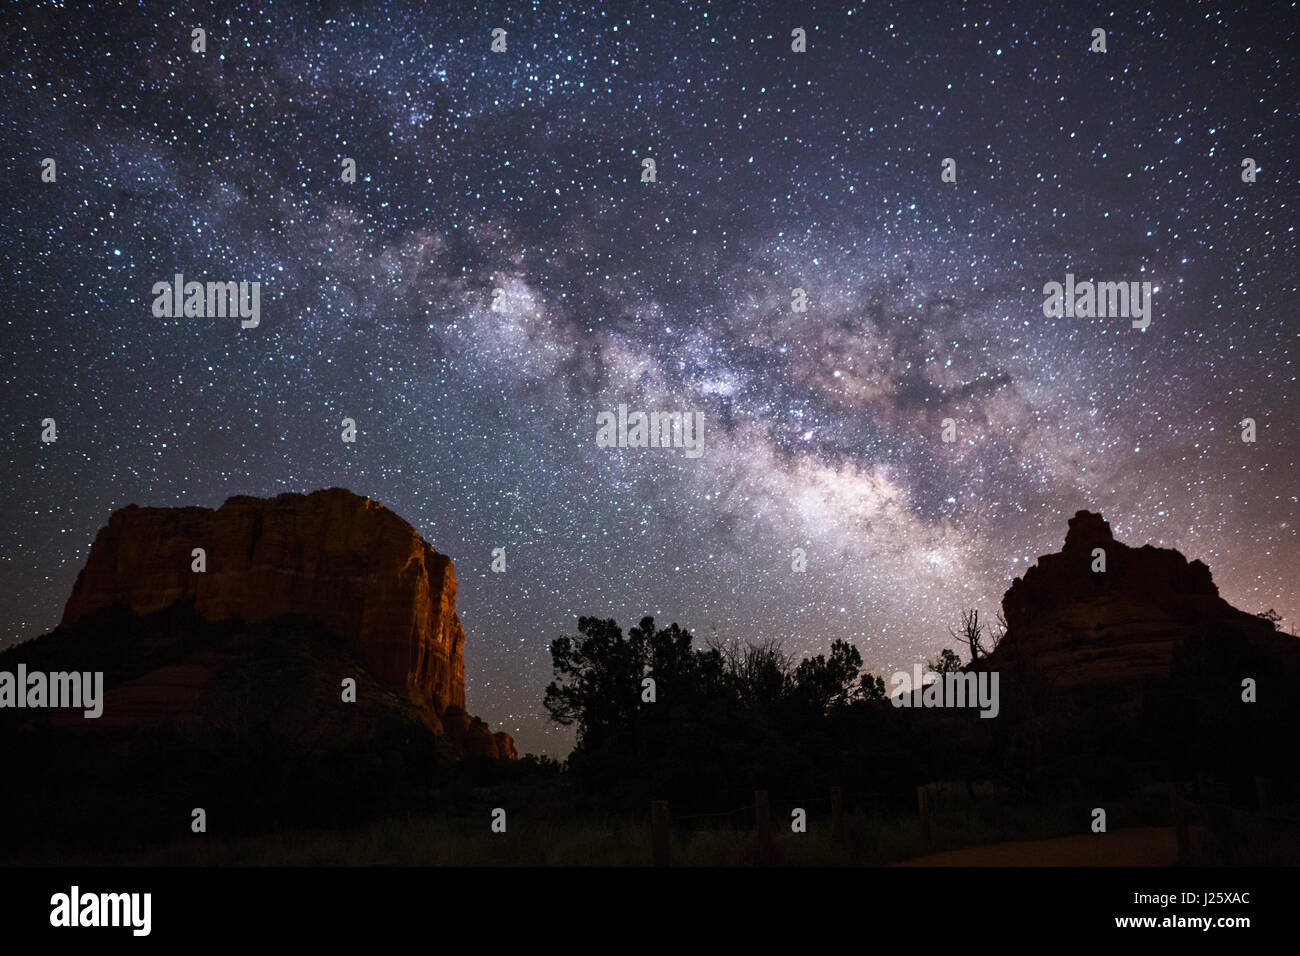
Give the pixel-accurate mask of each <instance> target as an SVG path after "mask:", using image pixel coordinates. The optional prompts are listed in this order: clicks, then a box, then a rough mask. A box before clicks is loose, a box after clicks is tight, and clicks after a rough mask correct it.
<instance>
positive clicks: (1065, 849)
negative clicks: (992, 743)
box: [898, 827, 1178, 866]
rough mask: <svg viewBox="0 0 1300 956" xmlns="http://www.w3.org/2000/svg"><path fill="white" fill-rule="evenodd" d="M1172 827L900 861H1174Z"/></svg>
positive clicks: (1035, 863)
mask: <svg viewBox="0 0 1300 956" xmlns="http://www.w3.org/2000/svg"><path fill="white" fill-rule="evenodd" d="M1177 863H1178V844H1177V841H1176V838H1175V836H1174V828H1173V827H1132V828H1128V829H1123V830H1116V831H1114V832H1113V833H1087V834H1079V835H1077V836H1068V837H1060V838H1058V839H1055V840H1025V841H1022V842H1018V843H993V844H990V845H987V846H972V847H967V848H965V849H962V850H948V851H946V852H944V853H931V854H929V855H927V856H918V857H916V858H914V859H911V860H907V861H906V862H903V863H900V864H898V865H899V866H1175V865H1177Z"/></svg>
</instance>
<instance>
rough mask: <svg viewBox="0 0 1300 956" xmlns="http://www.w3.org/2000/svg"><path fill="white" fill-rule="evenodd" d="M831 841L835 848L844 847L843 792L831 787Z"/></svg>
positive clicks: (838, 788)
mask: <svg viewBox="0 0 1300 956" xmlns="http://www.w3.org/2000/svg"><path fill="white" fill-rule="evenodd" d="M831 841H832V842H834V844H835V845H836V846H844V844H845V843H846V842H847V841H846V840H845V838H844V791H843V790H842V789H841V788H840V787H831Z"/></svg>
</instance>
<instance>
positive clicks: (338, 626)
mask: <svg viewBox="0 0 1300 956" xmlns="http://www.w3.org/2000/svg"><path fill="white" fill-rule="evenodd" d="M196 549H202V551H203V554H202V556H201V560H202V563H203V567H204V569H203V570H202V571H198V570H195V566H196V563H197V562H198V561H199V560H200V558H199V557H198V556H197V555H196ZM180 602H193V606H194V610H195V611H196V612H197V613H198V615H199V616H201V617H202V618H204V619H206V620H208V621H224V620H229V619H238V620H242V621H246V622H249V623H257V622H261V621H266V620H269V619H271V618H275V617H279V616H281V615H286V614H294V615H300V616H302V617H304V618H307V619H308V620H310V621H314V622H316V623H318V624H320V625H321V626H323V627H324V628H325V629H326V630H328V631H330V632H332V633H333V634H335V635H338V636H339V637H341V638H343V639H344V640H345V641H346V642H347V645H348V647H349V648H350V649H351V651H352V652H353V653H354V654H356V656H357V657H358V658H359V659H360V661H361V662H362V663H363V664H364V665H365V667H366V668H367V670H368V671H369V672H370V673H371V674H372V675H373V676H374V677H375V678H376V679H377V680H379V681H380V682H381V683H382V684H384V685H386V686H388V687H390V688H392V689H394V690H397V691H398V692H400V693H402V694H403V695H404V696H406V697H407V698H409V699H410V700H411V702H412V703H414V704H415V705H416V706H417V707H418V708H419V709H420V711H421V712H422V713H423V714H424V716H425V719H426V721H427V722H428V723H430V725H431V726H433V727H435V729H437V730H440V731H441V730H443V718H444V716H445V715H446V714H447V713H448V711H449V709H452V708H455V709H457V710H459V711H460V712H461V713H463V712H464V707H465V665H464V661H463V659H462V656H461V651H462V648H463V646H464V643H465V631H464V629H463V628H462V627H461V623H460V619H459V618H458V617H457V616H456V575H455V569H454V568H453V567H452V563H451V559H449V558H448V557H446V556H445V555H442V554H439V553H438V552H437V551H435V550H434V549H433V548H432V547H430V546H429V545H428V544H427V543H426V542H425V541H424V540H423V539H422V538H421V537H420V535H419V534H418V533H417V532H416V530H415V529H414V528H413V527H411V525H409V524H408V523H407V522H406V521H404V520H402V519H401V518H399V517H398V516H397V515H395V514H394V513H393V512H391V511H389V510H388V509H387V508H384V507H383V506H382V505H380V504H379V503H378V502H374V501H371V500H370V499H369V498H362V497H359V496H358V495H355V494H353V493H352V492H350V491H346V490H344V489H341V488H331V489H329V490H327V491H317V492H314V493H312V494H309V495H301V494H283V495H279V496H277V497H275V498H253V497H248V496H237V497H233V498H230V499H229V500H228V501H226V503H225V504H223V505H222V506H221V507H220V508H218V509H216V510H215V511H214V510H212V509H210V508H195V507H187V508H141V507H138V506H135V505H131V506H128V507H126V508H123V509H121V510H119V511H116V512H114V513H113V514H112V516H111V517H110V518H109V522H108V524H107V525H106V526H105V527H104V528H103V529H102V530H101V531H100V532H99V534H98V535H97V536H96V538H95V542H94V544H93V545H92V547H91V550H90V556H89V558H88V559H87V561H86V566H85V567H84V568H83V569H82V571H81V573H80V574H79V575H78V576H77V582H76V585H75V586H74V587H73V590H72V595H71V597H70V598H69V599H68V603H67V606H66V608H65V610H64V614H63V621H62V624H63V625H64V626H67V625H71V624H73V623H74V622H76V621H78V620H79V619H81V618H83V617H85V616H86V615H88V614H90V613H91V612H94V611H97V610H99V609H102V608H108V607H113V606H123V607H125V608H127V609H128V610H130V611H131V612H132V613H133V614H136V615H146V614H150V613H153V612H156V611H160V610H162V609H165V608H169V607H172V606H173V605H176V604H178V603H180ZM189 676H190V678H192V677H193V675H189ZM164 697H165V695H164ZM478 723H480V724H481V723H482V722H481V721H479V722H478ZM486 732H487V728H486V725H483V728H482V732H480V733H478V734H474V735H470V736H466V735H465V734H461V735H460V736H462V737H465V739H466V740H468V739H471V738H472V739H474V740H476V741H477V742H476V743H475V744H474V745H473V748H472V749H473V752H476V753H483V754H484V755H487V756H498V755H500V756H510V757H513V756H515V753H514V744H513V742H512V741H510V738H509V737H508V735H505V734H497V735H495V736H493V735H491V734H490V733H489V734H488V739H490V740H491V741H492V743H493V746H492V747H488V746H487V745H486V744H485V743H483V742H482V740H481V738H482V735H483V733H486ZM500 738H504V740H501V739H500ZM488 751H492V752H491V753H489V752H488Z"/></svg>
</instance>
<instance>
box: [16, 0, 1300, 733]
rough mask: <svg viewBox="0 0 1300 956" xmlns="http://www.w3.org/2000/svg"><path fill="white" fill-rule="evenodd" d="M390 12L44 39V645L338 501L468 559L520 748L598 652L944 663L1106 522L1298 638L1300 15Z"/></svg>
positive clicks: (28, 549) (39, 389)
mask: <svg viewBox="0 0 1300 956" xmlns="http://www.w3.org/2000/svg"><path fill="white" fill-rule="evenodd" d="M354 6H356V7H358V8H361V7H364V8H365V12H360V10H358V11H357V12H352V11H350V10H349V9H348V6H347V5H339V4H331V3H325V4H311V5H309V6H302V5H290V4H272V3H260V2H248V3H234V4H229V5H221V4H212V5H202V6H199V7H194V8H190V7H187V6H183V5H182V6H178V7H166V6H164V5H161V4H158V5H147V4H123V5H112V4H97V5H95V7H96V8H95V9H94V10H93V11H86V10H80V9H75V8H72V7H65V6H63V5H52V4H26V5H20V4H11V5H10V6H9V7H8V8H7V10H6V17H5V22H4V23H3V25H2V26H0V41H2V43H3V47H2V49H3V56H0V70H2V71H3V82H4V93H3V103H2V104H0V128H2V129H3V132H4V141H5V152H6V156H7V164H6V168H7V171H8V177H7V181H6V199H7V203H6V204H5V222H4V228H3V230H2V231H0V245H2V248H3V253H4V258H5V262H6V265H7V268H6V269H5V270H4V275H3V278H2V279H0V282H2V283H3V286H4V293H5V294H4V302H5V304H6V309H5V315H4V320H3V321H4V325H3V338H2V339H0V356H3V362H2V363H0V398H2V399H3V401H2V406H3V416H4V418H3V427H2V430H3V433H4V434H5V436H6V445H5V450H4V453H3V455H0V487H2V488H3V489H4V490H5V494H4V495H3V496H0V516H2V518H3V520H2V521H0V587H2V588H3V591H4V593H5V596H6V600H5V601H4V620H3V628H0V638H2V639H3V640H4V641H13V640H17V639H25V638H29V637H33V636H35V635H37V634H40V633H42V632H44V631H46V630H48V629H50V628H51V627H53V626H54V625H55V624H57V623H58V619H59V617H60V614H61V612H62V607H63V602H64V601H65V600H66V598H67V595H68V594H69V592H70V591H71V588H72V583H73V581H74V580H75V577H76V573H77V571H78V570H79V568H80V567H81V566H82V564H83V563H84V561H85V558H86V555H87V553H88V549H89V546H90V543H91V541H92V540H93V538H94V535H95V533H96V531H97V530H98V529H99V528H100V527H101V526H102V525H103V524H104V523H105V522H106V521H107V518H108V515H109V514H110V513H111V512H112V510H113V509H115V508H119V507H122V506H125V505H127V504H130V503H136V504H141V505H156V506H170V505H183V504H184V505H204V506H208V507H216V506H218V505H219V504H220V503H221V502H222V501H224V500H225V499H226V498H228V497H230V496H231V495H236V494H251V495H263V496H265V495H274V494H278V493H282V492H285V491H301V492H306V491H312V490H315V489H317V488H325V487H333V486H342V487H346V488H349V489H351V490H352V491H355V492H356V493H358V494H362V495H367V496H369V497H372V498H374V499H376V500H378V501H381V502H382V503H383V504H385V505H386V506H387V507H389V508H391V509H392V510H393V511H394V512H396V513H397V514H398V515H401V516H402V517H403V518H405V519H406V520H408V521H410V522H411V523H412V524H413V525H414V526H415V527H416V528H417V529H418V530H419V531H420V533H421V534H422V535H423V536H424V538H425V539H426V540H427V541H429V542H430V543H431V544H432V545H433V546H434V547H435V548H437V549H438V550H439V551H441V552H443V553H446V554H448V555H450V556H451V558H452V559H453V560H454V561H455V565H456V572H457V577H458V579H459V581H460V590H459V596H458V608H459V609H460V613H461V617H462V620H463V622H464V625H465V629H466V633H467V643H466V650H465V657H466V673H467V675H468V678H467V684H468V687H467V694H468V698H469V709H470V710H471V711H472V712H474V713H476V714H479V715H481V716H482V717H484V718H485V719H486V720H488V721H489V723H490V724H491V725H492V726H493V727H494V729H502V730H506V731H508V732H510V733H512V734H514V735H515V737H516V738H517V740H518V741H519V744H520V749H521V750H531V751H538V750H549V751H551V752H556V753H563V752H564V751H565V750H567V748H568V746H569V742H570V740H571V738H570V737H569V736H568V734H567V733H565V732H561V731H559V730H558V729H555V728H552V727H550V726H549V725H548V723H547V721H546V719H545V717H544V713H543V711H542V707H541V697H542V692H543V689H544V686H545V684H546V682H547V681H548V680H549V679H550V657H549V652H548V642H549V641H551V640H552V639H554V638H555V637H557V636H559V635H561V634H573V633H575V618H576V616H578V615H597V616H600V617H614V618H616V619H617V620H618V621H619V622H620V623H621V624H624V625H627V624H631V623H633V622H634V621H635V620H636V619H638V618H639V617H641V616H642V615H644V614H653V615H655V616H656V617H657V618H660V619H661V620H662V622H663V623H665V624H666V623H668V622H669V621H671V620H675V621H677V622H679V623H681V624H682V625H683V626H686V627H689V628H692V629H694V631H695V633H696V635H697V637H698V638H699V639H700V640H701V641H704V640H707V639H711V638H712V637H713V636H715V635H716V637H718V638H722V639H740V640H747V639H755V638H760V637H776V638H781V639H782V640H783V641H784V642H785V647H786V650H787V651H789V652H791V653H793V654H795V655H798V656H803V655H807V654H813V653H824V652H825V651H826V650H827V649H828V648H829V645H830V643H831V641H832V640H834V639H836V638H845V639H848V640H851V641H853V642H854V643H855V644H856V646H857V647H858V648H859V649H860V650H861V652H862V655H863V658H864V661H865V663H866V665H867V666H868V667H869V668H870V669H872V670H873V671H875V672H877V673H891V672H892V671H894V670H896V669H900V668H907V669H910V667H911V665H912V664H913V663H914V662H917V661H919V660H923V659H928V658H933V657H934V656H936V655H937V653H938V651H939V650H940V649H941V648H943V647H945V646H952V644H953V642H952V640H951V639H950V638H949V637H948V634H947V629H948V628H949V627H953V626H956V625H957V623H958V622H959V619H960V615H961V612H962V611H963V610H964V609H966V608H968V607H974V608H979V609H980V610H981V611H982V612H983V614H984V615H986V616H987V617H989V618H991V617H992V616H993V614H994V613H995V611H996V610H997V608H998V602H999V600H1000V598H1001V594H1002V592H1003V591H1004V590H1005V589H1006V588H1007V586H1008V585H1009V584H1010V582H1011V579H1012V578H1013V577H1015V576H1016V575H1018V574H1022V573H1023V572H1024V569H1025V568H1026V567H1028V566H1029V565H1030V564H1032V563H1033V562H1034V560H1035V559H1036V557H1037V556H1038V555H1040V554H1044V553H1048V552H1051V551H1056V550H1058V549H1059V548H1060V546H1061V542H1062V541H1063V540H1064V536H1065V530H1066V524H1065V523H1066V520H1067V518H1068V517H1069V516H1070V515H1072V514H1073V513H1074V512H1075V511H1076V510H1078V509H1080V508H1088V509H1090V510H1096V511H1100V512H1101V513H1102V514H1103V515H1104V516H1105V517H1106V518H1107V519H1108V520H1109V521H1110V523H1111V525H1112V527H1113V529H1114V531H1115V533H1116V536H1117V537H1118V538H1119V539H1120V540H1122V541H1125V542H1126V543H1128V544H1132V545H1141V544H1146V543H1148V542H1149V543H1152V544H1155V545H1159V546H1163V547H1176V548H1178V549H1179V550H1181V551H1182V552H1183V553H1184V554H1186V555H1187V556H1188V557H1189V558H1200V559H1201V560H1203V561H1205V562H1206V563H1207V564H1209V566H1210V567H1211V569H1212V571H1213V573H1214V577H1215V580H1216V582H1217V583H1218V585H1219V588H1220V590H1221V592H1222V593H1223V595H1224V597H1225V598H1227V599H1228V600H1229V601H1230V602H1232V603H1233V604H1235V605H1237V606H1238V607H1240V608H1242V609H1243V610H1247V611H1252V612H1258V611H1263V610H1265V609H1267V608H1275V609H1276V610H1277V611H1278V612H1279V613H1281V614H1282V615H1283V617H1284V624H1283V626H1284V627H1294V626H1296V625H1297V624H1300V590H1297V587H1296V584H1297V575H1296V566H1297V560H1296V557H1297V522H1298V520H1300V506H1298V502H1297V495H1298V494H1300V491H1297V488H1298V484H1297V481H1296V468H1297V463H1298V458H1300V455H1298V449H1300V442H1298V441H1297V437H1296V435H1297V431H1296V426H1297V422H1298V421H1300V392H1298V391H1297V365H1296V358H1297V356H1296V345H1297V332H1298V331H1300V320H1298V319H1297V313H1296V301H1297V294H1298V293H1300V289H1298V288H1297V285H1298V284H1297V279H1296V276H1297V265H1298V263H1297V244H1296V232H1295V225H1294V223H1295V219H1296V217H1295V211H1296V202H1297V191H1296V183H1297V168H1296V155H1297V150H1298V149H1300V137H1298V136H1297V125H1296V89H1297V78H1298V77H1297V66H1298V64H1300V43H1297V36H1296V34H1297V22H1298V18H1297V7H1296V5H1295V4H1291V5H1289V6H1282V5H1279V6H1277V7H1275V8H1273V9H1271V10H1268V11H1251V10H1242V11H1239V12H1228V11H1222V12H1219V11H1217V10H1216V8H1215V7H1214V6H1212V5H1211V6H1206V5H1199V6H1184V5H1181V4H1152V5H1129V6H1123V5H1121V6H1117V7H1115V6H1093V5H1090V4H1087V3H1080V4H1073V3H1072V4H1068V5H1061V6H1060V7H1059V8H1055V9H1054V8H1051V7H1045V6H1043V5H1039V4H1034V3H1020V2H1008V3H998V4H992V5H990V6H989V7H985V6H983V5H979V6H973V5H972V6H966V7H962V6H959V5H957V4H932V5H919V4H912V3H893V4H889V3H876V2H872V3H863V4H859V5H854V6H851V7H850V6H847V5H842V4H827V5H825V6H821V7H795V6H792V5H790V4H783V3H763V4H753V3H735V2H723V3H717V4H709V3H649V4H648V3H644V2H638V3H634V4H621V3H611V4H594V5H590V6H593V7H597V8H598V9H593V10H583V9H579V6H580V5H576V4H558V3H538V4H535V5H532V4H499V3H491V4H487V3H485V4H480V5H477V6H473V5H469V4H463V5H452V6H448V5H443V4H415V3H389V4H364V5H363V4H356V5H354ZM196 27H200V28H203V29H205V30H206V49H205V51H204V52H195V51H194V50H193V49H192V33H191V31H192V29H194V28H196ZM498 27H499V28H501V29H504V30H505V31H506V39H505V42H506V49H505V51H504V52H497V53H494V52H493V51H492V49H491V45H492V31H493V29H494V28H498ZM795 28H802V29H804V30H805V31H806V36H807V49H806V52H803V53H797V52H794V50H793V49H792V40H791V36H792V30H794V29H795ZM1095 28H1102V29H1104V30H1105V31H1106V46H1107V49H1106V51H1105V52H1104V53H1102V52H1091V51H1090V49H1089V47H1090V44H1091V43H1092V34H1093V30H1094V29H1095ZM47 157H48V158H53V159H54V160H55V162H56V169H57V178H56V179H55V181H54V182H45V181H43V179H42V161H43V160H44V159H45V158H47ZM345 158H351V159H354V160H355V162H356V170H357V175H356V181H355V182H345V181H344V179H343V177H342V175H341V169H342V168H343V162H344V159H345ZM647 158H650V159H653V160H654V161H655V167H656V174H655V181H654V182H644V181H643V179H642V173H643V160H644V159H647ZM946 158H952V159H953V160H954V161H955V172H956V181H955V182H945V181H944V180H943V179H942V178H941V164H942V162H943V160H944V159H946ZM1246 158H1252V159H1253V160H1254V161H1255V163H1256V164H1257V167H1258V172H1257V180H1256V181H1255V182H1253V183H1249V182H1245V181H1244V180H1243V176H1242V169H1243V167H1242V161H1243V160H1244V159H1246ZM175 273H183V274H184V275H185V276H186V278H187V280H188V279H190V278H193V279H195V280H198V281H203V280H205V279H210V280H214V281H227V280H233V281H257V282H260V283H261V307H260V308H261V319H260V323H259V324H258V325H257V326H256V327H254V328H242V327H241V323H240V321H239V319H238V318H237V317H235V318H216V317H188V318H187V317H183V316H182V317H175V318H168V317H162V318H159V317H155V315H154V314H153V312H152V311H151V307H150V306H151V303H152V301H153V296H152V294H151V289H152V287H153V285H154V283H156V282H159V281H166V282H170V281H171V279H172V276H173V275H174V274H175ZM1067 273H1068V274H1071V275H1073V276H1076V277H1078V278H1079V280H1080V281H1083V280H1084V279H1089V280H1096V281H1099V282H1101V281H1114V282H1121V281H1122V282H1150V283H1151V287H1152V289H1153V293H1152V312H1151V320H1150V325H1149V326H1148V327H1146V328H1145V329H1140V328H1135V327H1133V325H1132V323H1131V322H1130V321H1129V319H1128V318H1125V317H1115V316H1110V317H1079V316H1069V317H1064V316H1061V317H1052V316H1048V315H1045V311H1044V298H1045V297H1044V293H1043V290H1044V286H1045V284H1046V283H1049V282H1064V281H1065V277H1066V275H1067ZM795 289H802V290H804V294H805V295H806V301H807V311H806V312H798V311H794V310H793V308H792V301H793V295H794V291H793V290H795ZM496 290H500V293H499V294H498V293H497V291H496ZM494 303H495V306H496V307H495V308H494ZM619 405H626V406H628V407H629V408H631V409H644V410H654V411H665V412H670V411H681V412H698V413H700V414H702V416H703V420H704V423H705V426H704V429H705V430H704V453H703V454H702V455H701V456H700V457H698V458H691V457H688V456H687V455H685V454H683V451H682V450H681V449H673V448H603V447H598V446H597V443H596V440H595V436H596V416H597V415H598V414H599V413H601V412H602V411H612V410H614V409H616V408H617V407H618V406H619ZM46 418H52V419H54V420H55V422H56V423H57V429H58V438H57V441H55V442H52V443H49V442H43V441H42V440H41V434H42V425H41V423H42V421H43V420H44V419H46ZM344 418H352V419H353V420H354V421H355V422H356V435H357V440H356V442H355V443H345V442H343V441H342V440H341V439H340V434H341V427H342V426H341V423H342V421H343V419H344ZM1245 418H1251V419H1253V420H1254V421H1255V423H1256V429H1257V440H1256V441H1255V442H1253V443H1252V442H1245V441H1243V440H1242V428H1243V426H1242V421H1243V419H1245ZM945 419H951V420H952V426H953V434H954V436H955V440H954V441H951V442H945V441H943V440H942V437H941V436H942V433H943V431H944V421H945ZM494 548H504V549H505V554H506V570H505V572H504V573H494V572H493V571H492V569H491V563H492V551H493V549H494ZM795 549H802V550H803V552H804V553H805V555H806V561H807V570H806V571H805V572H802V573H800V572H796V571H794V570H793V563H794V562H793V559H792V555H793V554H794V552H795Z"/></svg>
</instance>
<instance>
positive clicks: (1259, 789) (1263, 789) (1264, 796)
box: [1255, 776, 1273, 813]
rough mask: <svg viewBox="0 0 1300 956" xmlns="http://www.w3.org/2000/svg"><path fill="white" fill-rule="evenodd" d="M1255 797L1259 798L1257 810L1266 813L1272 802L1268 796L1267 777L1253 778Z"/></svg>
mask: <svg viewBox="0 0 1300 956" xmlns="http://www.w3.org/2000/svg"><path fill="white" fill-rule="evenodd" d="M1255 796H1256V797H1258V798H1259V810H1260V812H1261V813H1268V811H1269V807H1270V806H1271V805H1272V803H1273V801H1272V799H1271V796H1270V794H1269V786H1268V777H1260V776H1256V777H1255Z"/></svg>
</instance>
